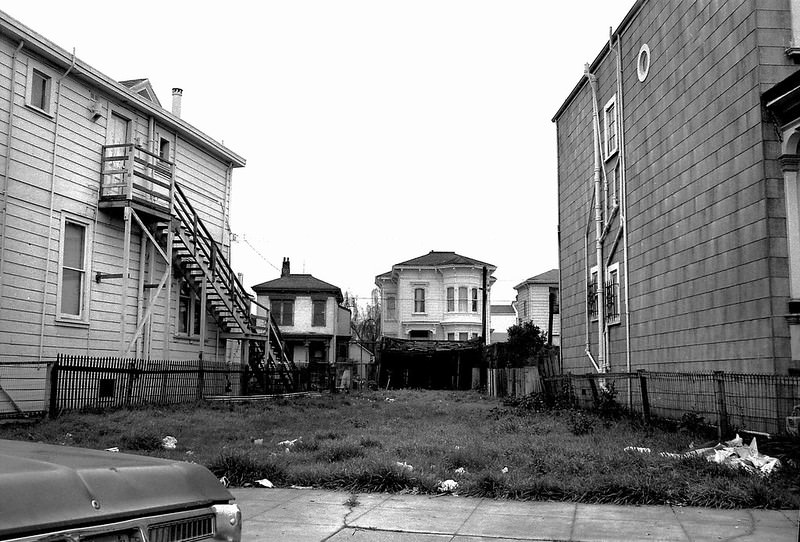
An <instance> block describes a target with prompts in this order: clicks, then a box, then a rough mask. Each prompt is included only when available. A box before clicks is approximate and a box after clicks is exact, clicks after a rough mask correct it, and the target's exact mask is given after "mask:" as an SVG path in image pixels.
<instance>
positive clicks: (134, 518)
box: [0, 440, 242, 542]
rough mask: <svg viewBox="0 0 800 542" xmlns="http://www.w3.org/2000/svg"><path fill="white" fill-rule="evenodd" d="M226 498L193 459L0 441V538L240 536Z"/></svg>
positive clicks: (74, 540) (57, 541) (67, 541)
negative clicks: (164, 457)
mask: <svg viewBox="0 0 800 542" xmlns="http://www.w3.org/2000/svg"><path fill="white" fill-rule="evenodd" d="M232 501H233V496H232V495H231V494H230V492H229V491H228V490H227V489H225V487H224V486H223V485H222V484H221V483H220V482H219V480H217V478H216V477H215V476H214V475H213V474H211V472H210V471H209V470H208V469H206V468H205V467H203V466H201V465H197V464H194V463H185V462H179V461H170V460H167V459H159V458H154V457H144V456H137V455H131V454H124V453H113V452H108V451H103V450H89V449H84V448H73V447H70V446H57V445H50V444H41V443H35V442H23V441H14V440H0V540H12V541H15V542H23V541H24V542H29V541H45V540H46V541H47V542H79V541H80V542H182V541H189V540H191V541H209V540H224V541H227V542H239V541H240V540H241V532H242V515H241V512H240V510H239V507H238V506H237V505H236V504H233V502H232Z"/></svg>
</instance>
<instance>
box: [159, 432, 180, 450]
mask: <svg viewBox="0 0 800 542" xmlns="http://www.w3.org/2000/svg"><path fill="white" fill-rule="evenodd" d="M177 445H178V439H176V438H175V437H171V436H169V435H167V436H166V437H164V438H163V439H161V446H163V447H164V449H165V450H174V449H175V447H176V446H177Z"/></svg>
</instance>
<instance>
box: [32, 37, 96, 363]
mask: <svg viewBox="0 0 800 542" xmlns="http://www.w3.org/2000/svg"><path fill="white" fill-rule="evenodd" d="M74 67H75V49H73V50H72V63H71V64H70V65H69V67H68V68H67V71H65V72H64V74H63V75H62V76H61V77H59V78H58V82H56V102H55V104H54V105H55V111H56V119H55V122H56V125H55V128H54V129H53V160H52V162H51V163H50V214H49V216H50V219H49V223H48V224H49V229H48V235H47V265H46V266H45V272H44V289H43V290H42V318H41V322H40V329H39V361H40V362H41V361H42V355H43V353H44V320H45V315H46V313H47V290H48V287H49V285H50V252H51V247H52V244H53V212H54V206H55V190H56V159H57V157H58V132H59V128H60V127H61V107H60V103H61V83H62V82H63V81H64V79H65V78H66V77H67V75H69V73H70V72H71V71H72V69H73V68H74ZM87 245H88V243H87ZM84 280H86V281H88V280H89V275H88V273H87V274H86V276H85V277H84ZM85 291H86V288H85V286H84V292H85Z"/></svg>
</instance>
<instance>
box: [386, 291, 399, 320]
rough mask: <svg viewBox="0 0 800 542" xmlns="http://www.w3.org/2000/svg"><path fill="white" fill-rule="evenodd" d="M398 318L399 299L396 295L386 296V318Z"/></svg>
mask: <svg viewBox="0 0 800 542" xmlns="http://www.w3.org/2000/svg"><path fill="white" fill-rule="evenodd" d="M395 318H397V300H396V299H395V297H394V296H388V297H387V298H386V320H390V321H394V320H395Z"/></svg>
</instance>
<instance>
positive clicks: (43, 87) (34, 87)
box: [25, 67, 53, 115]
mask: <svg viewBox="0 0 800 542" xmlns="http://www.w3.org/2000/svg"><path fill="white" fill-rule="evenodd" d="M52 90H53V78H52V77H50V76H49V75H47V74H46V73H44V72H43V71H41V70H37V69H36V68H34V67H30V68H29V69H28V89H27V93H26V96H25V97H26V101H25V103H26V105H28V106H30V107H32V108H34V109H37V110H39V111H41V112H42V113H47V114H48V115H50V109H51V103H52Z"/></svg>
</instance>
